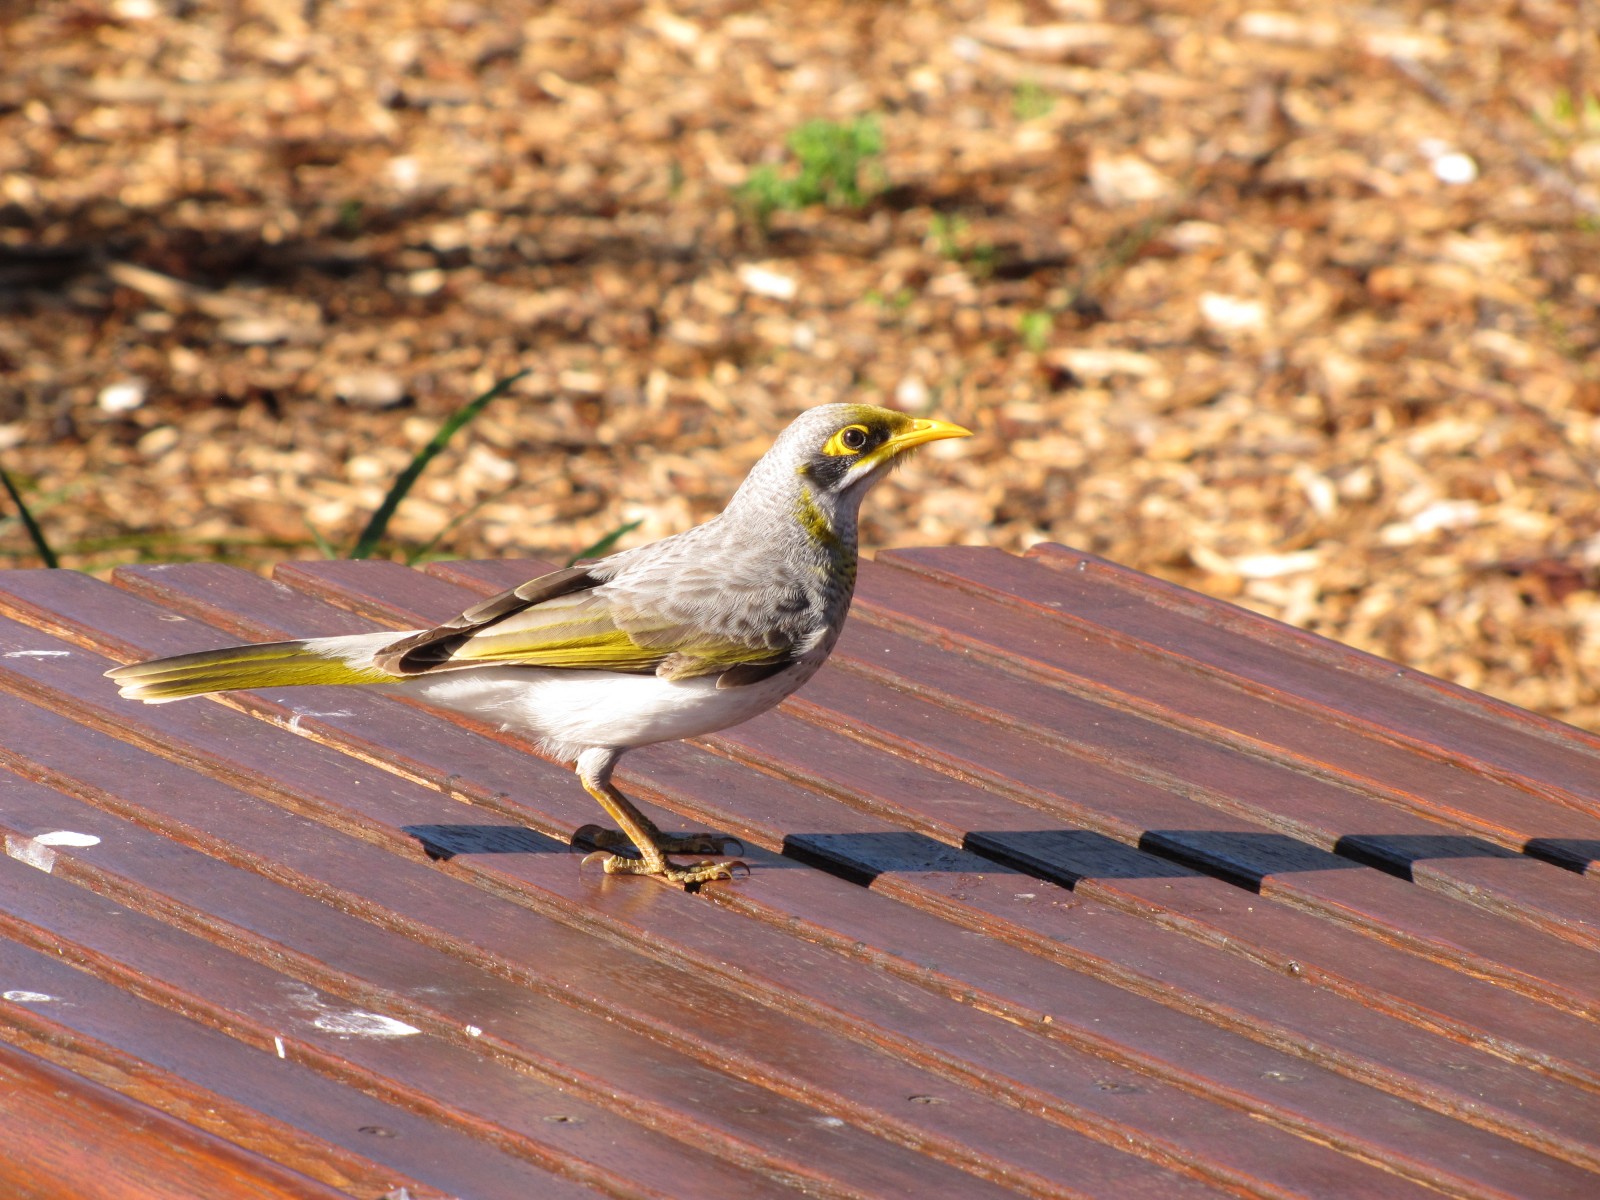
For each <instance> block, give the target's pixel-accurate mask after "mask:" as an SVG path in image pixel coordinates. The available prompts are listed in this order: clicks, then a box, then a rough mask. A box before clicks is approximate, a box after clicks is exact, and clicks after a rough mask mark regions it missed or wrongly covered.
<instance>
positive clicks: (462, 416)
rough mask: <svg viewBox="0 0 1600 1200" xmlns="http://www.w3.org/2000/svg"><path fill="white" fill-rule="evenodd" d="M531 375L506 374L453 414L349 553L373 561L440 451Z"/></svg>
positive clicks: (394, 487) (402, 474) (404, 473)
mask: <svg viewBox="0 0 1600 1200" xmlns="http://www.w3.org/2000/svg"><path fill="white" fill-rule="evenodd" d="M527 373H528V372H526V371H518V372H517V373H516V374H515V375H507V376H506V377H505V378H504V379H502V380H501V381H500V382H499V383H497V384H495V385H494V386H493V387H492V388H490V389H489V390H488V391H487V392H484V393H483V395H481V396H478V397H476V398H474V399H472V400H469V401H467V402H466V403H465V404H463V405H462V406H461V407H460V408H458V409H456V411H455V412H453V413H451V414H450V416H449V418H448V419H447V420H446V421H445V423H444V424H443V425H441V426H439V432H437V433H435V434H434V435H433V437H432V438H431V439H430V440H429V442H428V444H427V445H426V446H424V447H423V448H422V449H421V450H418V451H417V453H416V456H415V457H414V458H412V460H411V462H410V463H409V464H407V466H406V469H405V470H404V471H401V472H400V474H399V475H398V476H396V477H395V481H394V484H393V485H392V486H391V487H390V488H389V494H388V495H386V496H385V497H384V498H383V503H382V504H380V505H378V508H377V511H376V512H374V513H373V514H372V519H371V520H369V521H368V522H367V527H366V528H365V529H363V530H362V531H361V536H360V537H359V538H357V539H356V545H355V549H354V550H352V551H350V557H351V558H370V557H372V552H373V551H374V550H376V549H377V548H378V543H379V542H380V541H382V540H383V535H384V531H385V530H387V529H388V528H389V520H390V518H391V517H393V516H394V510H395V509H397V508H399V507H400V501H402V500H404V499H405V498H406V493H407V492H409V491H410V490H411V488H412V485H413V484H415V483H416V482H417V478H418V477H419V476H420V475H421V474H422V472H423V471H425V470H426V469H427V467H428V464H429V463H431V462H432V461H433V460H434V459H435V458H436V457H437V456H438V454H439V452H440V451H441V450H443V449H444V448H445V446H446V445H448V444H449V442H450V439H451V438H452V437H454V436H455V435H456V432H457V431H458V430H459V429H460V428H461V427H462V426H463V425H465V424H466V423H467V422H468V421H470V420H472V418H473V417H475V416H477V415H478V414H479V413H480V412H482V411H483V409H484V406H485V405H487V404H488V403H489V401H491V400H493V399H495V398H496V397H497V396H499V395H501V393H503V392H504V391H505V390H506V389H507V388H509V387H510V386H511V385H512V384H514V383H515V382H516V381H517V380H519V379H521V378H522V377H523V376H524V375H526V374H527Z"/></svg>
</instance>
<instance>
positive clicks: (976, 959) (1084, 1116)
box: [0, 547, 1600, 1200]
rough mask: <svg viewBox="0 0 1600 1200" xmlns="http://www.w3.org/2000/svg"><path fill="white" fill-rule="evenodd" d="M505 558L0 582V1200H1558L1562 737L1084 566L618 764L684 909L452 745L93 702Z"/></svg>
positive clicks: (1563, 1118) (277, 717)
mask: <svg viewBox="0 0 1600 1200" xmlns="http://www.w3.org/2000/svg"><path fill="white" fill-rule="evenodd" d="M539 569H541V565H540V564H535V563H526V562H525V563H450V564H442V565H437V566H435V567H433V568H431V569H430V570H429V571H428V572H426V573H423V572H418V571H411V570H407V569H405V568H401V567H398V566H394V565H391V564H383V563H363V564H352V563H319V564H295V565H291V566H285V567H284V568H282V569H280V571H279V572H278V576H277V579H276V580H275V581H270V582H269V581H266V580H262V579H260V578H257V577H255V576H252V575H249V574H246V573H243V572H240V571H236V570H232V569H229V568H224V567H220V566H214V565H188V566H163V567H144V568H136V569H128V570H124V571H120V572H119V573H118V575H117V578H116V586H113V585H111V584H107V583H102V582H98V581H95V580H93V579H90V578H88V577H85V576H81V575H77V574H74V573H70V572H44V571H36V572H26V571H24V572H10V573H5V574H0V834H3V835H4V837H5V839H6V846H7V850H8V855H7V856H6V857H5V858H3V859H0V935H3V936H0V994H3V996H4V997H5V998H4V999H3V1000H0V1016H3V1020H0V1091H4V1092H5V1093H6V1095H5V1096H4V1097H3V1098H0V1107H4V1108H5V1112H4V1113H0V1119H4V1121H5V1122H6V1127H7V1129H8V1130H11V1129H16V1130H20V1131H22V1133H21V1135H20V1136H22V1137H23V1138H25V1140H26V1144H27V1145H28V1146H29V1147H30V1148H31V1149H30V1153H29V1154H28V1155H14V1154H10V1153H5V1154H0V1185H4V1186H0V1191H5V1190H6V1188H7V1187H9V1188H10V1191H12V1192H17V1191H18V1189H20V1188H23V1187H28V1186H31V1187H35V1189H36V1191H35V1192H19V1193H18V1194H39V1195H56V1194H60V1189H59V1188H57V1190H55V1191H51V1190H50V1188H51V1186H52V1182H51V1181H52V1180H58V1179H60V1178H62V1177H63V1176H62V1174H61V1172H62V1171H63V1170H65V1171H67V1172H68V1174H67V1176H65V1177H67V1178H70V1172H71V1170H72V1169H73V1167H74V1164H77V1165H78V1166H80V1167H81V1171H82V1173H83V1176H84V1178H86V1179H92V1180H94V1181H96V1183H99V1182H100V1181H102V1180H103V1179H105V1178H106V1176H105V1174H104V1172H103V1171H101V1170H100V1169H99V1167H98V1166H97V1165H96V1164H98V1163H100V1162H101V1161H103V1160H106V1159H107V1158H108V1157H110V1156H113V1155H123V1154H124V1151H126V1161H129V1162H133V1163H135V1164H138V1163H145V1164H148V1163H151V1162H154V1163H157V1164H159V1163H160V1162H162V1161H164V1160H165V1157H166V1156H170V1157H171V1159H172V1161H173V1162H174V1163H177V1164H181V1166H182V1168H183V1171H184V1172H188V1173H187V1174H182V1173H181V1172H178V1171H176V1170H175V1172H174V1174H173V1175H172V1177H171V1178H172V1180H173V1183H172V1189H171V1190H169V1191H167V1192H165V1193H164V1194H166V1195H188V1194H193V1195H204V1196H208V1197H211V1196H215V1197H223V1198H226V1197H232V1196H256V1195H268V1196H280V1195H282V1196H299V1195H306V1196H321V1195H332V1194H346V1195H354V1196H360V1197H374V1198H376V1197H382V1196H392V1197H401V1196H410V1197H417V1198H421V1197H441V1196H459V1197H466V1198H470V1200H479V1198H482V1200H493V1198H496V1197H502V1196H503V1197H519V1198H520V1197H528V1196H535V1195H537V1196H541V1197H543V1196H564V1195H573V1196H577V1195H596V1194H598V1195H615V1196H690V1195H719V1196H768V1195H781V1194H787V1193H788V1192H789V1191H796V1192H800V1193H803V1194H813V1195H823V1196H841V1197H843V1196H888V1197H894V1196H906V1195H918V1196H951V1197H985V1196H1002V1195H1019V1194H1020V1195H1033V1196H1094V1197H1118V1198H1122V1197H1132V1198H1137V1197H1141V1196H1150V1197H1155V1196H1160V1197H1177V1198H1179V1200H1181V1198H1183V1197H1189V1196H1194V1197H1203V1196H1270V1197H1290V1196H1383V1197H1390V1196H1399V1197H1404V1196H1409V1195H1418V1196H1421V1195H1438V1194H1439V1193H1441V1192H1442V1193H1444V1194H1447V1195H1452V1196H1464V1197H1465V1196H1470V1197H1518V1198H1526V1197H1551V1198H1555V1197H1576V1196H1586V1195H1591V1194H1600V1026H1597V1023H1596V1013H1597V1004H1600V956H1597V951H1600V905H1597V903H1596V900H1597V891H1596V888H1597V880H1596V878H1595V875H1594V873H1593V872H1594V871H1595V867H1596V861H1597V859H1600V802H1597V796H1600V741H1597V740H1596V739H1595V738H1592V737H1590V736H1588V735H1585V734H1583V733H1581V732H1579V731H1577V730H1573V729H1570V728H1567V727H1565V726H1561V725H1559V724H1556V723H1554V722H1549V721H1545V720H1542V719H1540V718H1537V717H1534V716H1531V715H1530V714H1527V713H1523V712H1520V711H1518V710H1516V709H1513V708H1510V707H1509V706H1505V705H1501V704H1498V703H1496V702H1494V701H1490V700H1487V699H1485V698H1483V697H1480V696H1476V695H1474V694H1472V693H1470V692H1465V691H1462V690H1461V689H1457V688H1453V687H1451V686H1449V685H1446V684H1442V683H1440V682H1438V681H1436V680H1431V679H1428V678H1426V677H1424V676H1419V675H1417V674H1415V673H1413V672H1409V671H1405V670H1402V669H1400V668H1398V667H1396V666H1395V665H1394V664H1391V663H1385V662H1382V661H1381V660H1377V659H1373V658H1370V657H1367V656H1363V655H1359V654H1357V653H1355V652H1353V651H1350V650H1347V649H1345V648H1343V647H1339V646H1336V645H1334V644H1332V643H1329V642H1326V641H1322V640H1320V639H1316V638H1314V637H1311V636H1309V635H1306V634H1304V633H1301V632H1299V631H1296V630H1292V629H1289V628H1287V627H1284V626H1280V625H1277V624H1275V623H1273V622H1270V621H1267V620H1264V619H1262V618H1259V617H1255V616H1253V615H1251V614H1249V613H1246V612H1243V611H1242V610H1239V609H1236V608H1232V607H1230V606H1227V605H1224V604H1220V603H1218V602H1214V601H1210V600H1207V599H1205V598H1202V597H1198V596H1195V595H1193V594H1191V593H1187V592H1183V591H1182V590H1181V589H1177V588H1174V587H1171V586H1169V585H1165V584H1161V583H1159V582H1157V581H1155V580H1151V579H1148V578H1146V577H1143V576H1139V575H1137V574H1135V573H1132V572H1128V571H1125V570H1122V569H1121V568H1118V567H1116V566H1114V565H1113V564H1110V563H1106V562H1103V561H1101V560H1098V559H1095V558H1093V557H1091V556H1086V555H1082V554H1079V553H1077V552H1074V551H1069V550H1065V549H1063V548H1059V547H1042V548H1040V549H1039V550H1037V551H1035V552H1034V553H1033V554H1031V555H1029V556H1027V557H1025V558H1015V557H1012V556H1008V555H1004V554H999V553H996V552H987V551H978V550H938V551H933V550H929V551H915V552H901V553H895V554H886V555H884V556H882V558H881V559H880V560H879V561H878V562H877V563H875V564H869V565H868V566H867V567H866V568H865V569H864V570H863V572H862V576H861V583H860V590H859V593H858V599H857V602H856V608H855V612H854V614H853V616H852V623H851V625H850V627H849V630H848V632H847V633H846V635H845V637H844V639H843V640H842V642H841V645H840V647H839V650H838V651H837V652H836V654H835V656H834V660H833V661H832V662H831V663H830V665H829V666H828V667H827V668H826V669H825V670H824V671H823V672H822V674H821V675H819V676H818V677H817V679H815V680H814V681H813V682H812V683H811V684H810V685H809V686H808V687H807V688H806V689H805V690H804V691H803V692H802V693H801V694H800V695H799V696H798V697H796V698H795V699H793V700H791V701H790V702H788V703H787V704H785V705H784V706H783V707H782V708H781V709H780V710H778V711H776V712H773V713H770V714H768V715H766V716H764V717H761V718H758V719H757V720H755V721H752V722H750V723H748V724H746V725H744V726H740V727H738V728H736V729H732V730H728V731H726V732H725V733H723V734H720V735H717V736H715V737H711V738H707V739H705V740H703V741H701V742H696V743H679V744H672V745H666V746H660V747H653V748H650V749H648V750H644V751H639V752H636V753H634V754H631V755H629V756H628V757H627V758H626V759H625V760H624V763H623V769H622V771H621V772H620V773H619V778H620V782H621V784H622V786H623V787H624V788H625V789H627V790H629V791H630V793H631V794H633V795H635V796H636V797H637V798H639V799H640V800H641V801H642V802H644V803H645V804H646V805H648V806H650V807H652V808H653V809H654V810H655V811H657V812H659V813H660V814H661V816H662V821H661V823H662V825H663V826H664V827H665V828H668V829H675V828H676V829H699V828H711V829H717V830H722V831H725V832H728V833H731V834H734V835H736V836H737V837H739V838H741V839H743V840H744V843H745V846H746V850H747V852H746V854H745V855H744V857H745V859H746V860H747V861H748V862H749V863H750V864H751V866H752V868H753V871H752V875H751V877H750V878H748V879H742V880H740V881H738V882H737V883H735V884H733V885H732V886H723V885H718V886H713V887H709V888H706V889H704V890H702V891H701V892H700V893H699V894H697V895H688V894H685V893H683V892H681V891H678V890H676V889H673V888H669V887H665V886H661V885H658V884H655V883H653V882H651V881H646V880H637V879H607V878H605V877H603V876H601V875H600V874H599V872H598V871H597V870H595V869H594V868H592V867H591V868H589V869H587V870H580V869H579V857H580V856H579V855H578V854H576V853H574V852H572V851H571V850H570V849H569V845H568V843H569V841H570V838H571V836H572V834H573V832H574V830H576V829H577V828H578V827H579V826H581V825H584V824H588V823H590V822H593V821H596V820H598V819H600V814H599V811H598V809H597V807H596V806H595V805H594V803H593V802H592V801H591V800H590V799H589V798H588V797H587V796H586V795H585V794H584V793H583V791H582V790H581V788H579V787H578V785H577V783H576V781H575V780H574V778H573V777H572V775H571V773H570V771H569V770H568V769H567V768H565V767H563V766H560V765H558V764H553V763H549V762H547V761H545V760H542V759H540V758H538V757H537V756H536V755H534V754H533V753H531V751H530V750H529V749H528V748H527V747H526V746H524V745H521V744H519V743H518V742H517V740H516V739H514V738H510V737H507V736H504V735H501V734H498V733H496V732H495V731H493V730H490V729H487V728H484V727H481V726H476V725H472V724H471V723H468V722H463V721H456V720H452V719H450V718H447V717H444V716H441V715H439V714H437V713H433V712H430V711H427V710H424V709H422V708H420V707H417V706H413V705H409V704H406V703H402V702H400V701H397V700H393V699H390V698H386V697H383V696H379V695H374V694H372V693H370V692H362V691H360V690H356V689H344V690H338V689H325V690H318V689H281V690H277V691H270V692H262V693H251V694H240V695H237V696H233V697H230V698H228V699H227V700H226V701H224V702H221V703H218V702H213V701H191V702H187V703H183V704H175V705H163V706H159V707H148V706H142V705H134V704H130V703H128V702H125V701H122V700H120V699H119V698H118V697H117V696H116V693H115V689H114V688H112V687H111V686H110V685H109V683H108V681H106V680H105V679H103V678H101V672H103V671H104V670H105V668H106V667H107V666H109V665H111V664H112V663H113V662H119V661H129V660H133V659H139V658H145V657H151V656H156V655H161V654H170V653H176V652H179V651H183V650H189V649H197V648H202V647H205V646H210V645H217V644H222V643H225V642H228V641H231V640H243V639H269V638H274V637H280V636H300V635H319V634H331V633H345V632H355V631H360V630H367V629H371V628H374V627H378V626H390V627H411V626H415V625H419V624H425V623H431V622H434V621H437V620H440V619H443V618H446V617H448V616H451V615H453V614H454V613H455V612H456V611H458V610H459V609H461V608H462V607H464V606H465V605H466V604H468V603H470V602H471V601H472V600H473V599H475V598H478V597H481V596H482V595H484V594H486V593H489V592H492V591H495V590H498V589H499V588H501V587H504V586H509V585H510V584H513V583H516V582H520V581H521V580H522V579H525V578H527V577H528V576H530V575H531V574H533V573H535V572H536V571H537V570H539ZM61 831H68V832H71V833H77V834H85V835H90V836H92V837H93V838H97V839H98V841H97V842H95V843H94V844H92V845H75V844H71V843H72V842H73V841H79V842H81V841H84V840H87V839H82V838H80V839H66V840H65V841H63V839H61V838H59V837H49V836H45V837H41V835H50V834H55V833H59V832H61ZM27 1097H38V1098H39V1104H38V1105H37V1106H30V1105H28V1104H27V1103H24V1100H25V1099H26V1098H27ZM12 1114H18V1115H17V1116H15V1117H13V1115H12ZM97 1122H98V1123H104V1124H114V1125H116V1126H117V1128H118V1131H119V1132H118V1140H117V1141H115V1142H113V1141H110V1140H107V1141H105V1142H103V1143H98V1144H97V1143H94V1142H93V1141H92V1139H90V1140H86V1139H85V1137H84V1131H85V1130H87V1129H91V1128H92V1127H93V1126H94V1125H95V1124H96V1123H97ZM10 1136H11V1135H10V1134H9V1133H8V1138H9V1137H10ZM63 1164H65V1166H63ZM132 1178H135V1179H138V1178H141V1176H139V1175H138V1174H137V1171H135V1174H134V1175H133V1176H132ZM131 1186H132V1185H130V1187H131ZM7 1194H10V1192H7ZM84 1194H86V1195H87V1194H99V1193H90V1192H88V1191H85V1192H84ZM104 1194H107V1195H121V1194H129V1195H138V1194H143V1193H141V1192H138V1191H136V1190H127V1191H124V1192H118V1191H116V1190H115V1188H114V1187H113V1188H111V1189H110V1190H107V1191H105V1192H104Z"/></svg>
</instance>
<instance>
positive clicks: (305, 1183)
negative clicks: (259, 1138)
mask: <svg viewBox="0 0 1600 1200" xmlns="http://www.w3.org/2000/svg"><path fill="white" fill-rule="evenodd" d="M0 1128H3V1129H4V1130H5V1147H4V1150H3V1151H0V1187H4V1189H5V1194H6V1195H7V1196H11V1197H15V1198H16V1200H57V1198H59V1197H65V1196H72V1197H74V1198H76V1200H101V1198H104V1200H183V1198H185V1197H192V1198H193V1200H335V1198H336V1197H339V1196H342V1195H343V1194H344V1193H341V1192H339V1191H336V1190H334V1189H333V1188H329V1187H325V1186H323V1185H322V1184H319V1183H317V1182H316V1181H315V1180H312V1179H308V1178H306V1177H305V1176H303V1175H299V1174H297V1173H296V1172H294V1171H290V1170H288V1169H287V1168H285V1167H282V1166H279V1165H278V1164H277V1163H274V1162H272V1161H270V1160H269V1159H266V1158H262V1157H260V1156H259V1155H255V1154H251V1153H249V1152H248V1151H245V1150H241V1149H239V1148H238V1147H237V1146H234V1145H231V1144H229V1143H228V1142H225V1141H223V1140H222V1139H221V1138H218V1137H214V1136H212V1135H210V1134H207V1133H203V1132H201V1131H200V1130H198V1129H196V1128H194V1126H192V1125H186V1124H184V1123H183V1122H182V1121H175V1120H173V1119H172V1118H171V1117H169V1116H166V1115H165V1114H164V1113H160V1112H157V1111H156V1110H155V1109H153V1108H150V1107H148V1106H146V1105H143V1104H140V1103H139V1102H138V1101H136V1100H129V1099H127V1098H126V1097H124V1096H119V1095H118V1094H117V1093H115V1092H113V1091H111V1090H110V1089H109V1088H104V1087H101V1086H99V1085H98V1084H94V1083H90V1082H88V1081H87V1080H85V1079H82V1078H80V1077H78V1076H76V1075H73V1074H71V1073H69V1072H67V1071H63V1070H61V1069H60V1068H59V1067H55V1066H52V1065H51V1064H49V1063H47V1062H45V1061H44V1060H43V1059H40V1058H36V1057H35V1056H33V1055H31V1054H26V1053H24V1052H22V1051H20V1050H16V1049H14V1048H12V1047H10V1046H6V1045H4V1044H3V1043H0Z"/></svg>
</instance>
